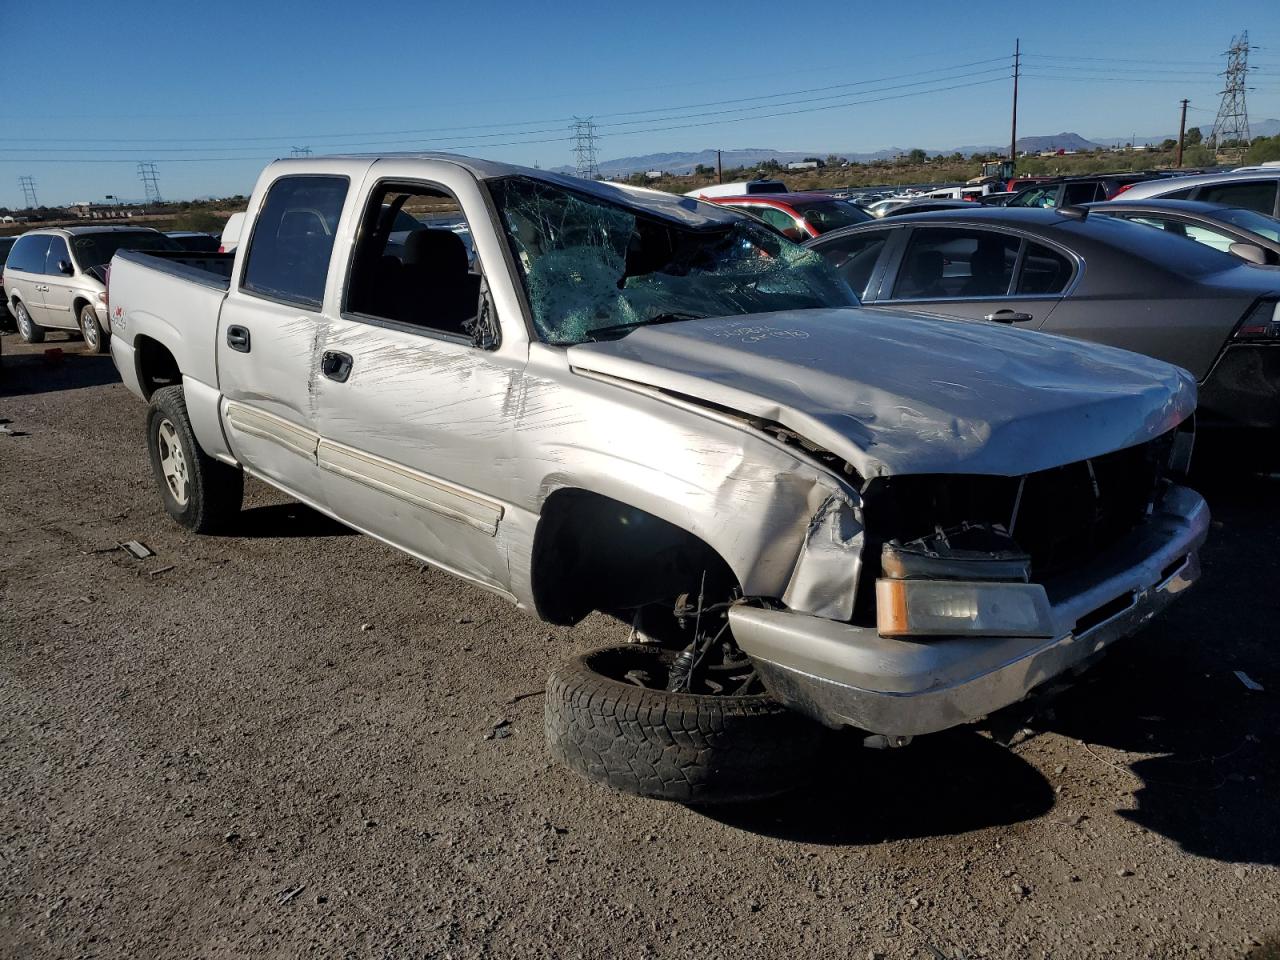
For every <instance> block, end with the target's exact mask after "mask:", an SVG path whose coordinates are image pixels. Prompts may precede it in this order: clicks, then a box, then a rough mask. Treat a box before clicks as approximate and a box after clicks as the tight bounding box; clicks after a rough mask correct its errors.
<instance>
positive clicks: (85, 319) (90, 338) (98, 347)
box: [80, 303, 110, 353]
mask: <svg viewBox="0 0 1280 960" xmlns="http://www.w3.org/2000/svg"><path fill="white" fill-rule="evenodd" d="M80 336H82V337H83V338H84V345H85V346H86V347H88V348H89V350H90V352H91V353H106V352H107V344H108V342H109V341H110V334H108V333H107V331H105V330H103V329H102V324H100V323H99V322H98V311H96V310H94V309H93V305H92V304H89V303H86V304H85V305H84V306H83V307H81V308H80Z"/></svg>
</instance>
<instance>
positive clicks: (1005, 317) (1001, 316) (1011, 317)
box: [982, 309, 1035, 323]
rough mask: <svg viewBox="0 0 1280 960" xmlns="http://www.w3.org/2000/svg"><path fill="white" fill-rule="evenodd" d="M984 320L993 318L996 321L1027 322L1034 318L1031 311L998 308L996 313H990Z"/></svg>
mask: <svg viewBox="0 0 1280 960" xmlns="http://www.w3.org/2000/svg"><path fill="white" fill-rule="evenodd" d="M982 319H983V320H993V321H995V322H996V323H1026V322H1027V321H1028V320H1034V319H1035V317H1033V316H1032V315H1031V314H1029V313H1019V312H1018V311H1017V310H1009V309H1005V310H997V311H996V312H995V313H988V314H987V315H986V316H985V317H983V318H982Z"/></svg>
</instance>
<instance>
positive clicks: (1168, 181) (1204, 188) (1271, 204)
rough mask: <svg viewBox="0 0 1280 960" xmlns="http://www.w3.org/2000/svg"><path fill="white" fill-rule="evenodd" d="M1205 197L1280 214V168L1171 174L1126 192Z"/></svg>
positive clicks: (1145, 196) (1139, 196)
mask: <svg viewBox="0 0 1280 960" xmlns="http://www.w3.org/2000/svg"><path fill="white" fill-rule="evenodd" d="M1155 197H1164V198H1166V199H1168V200H1201V201H1204V202H1205V203H1221V204H1225V205H1226V206H1228V207H1245V208H1246V209H1248V210H1257V211H1258V212H1259V213H1265V214H1267V215H1268V216H1272V217H1277V216H1280V169H1272V170H1268V169H1266V168H1265V167H1264V168H1261V169H1257V170H1241V171H1232V172H1231V173H1210V174H1204V175H1202V176H1197V177H1168V178H1165V179H1162V180H1152V181H1151V182H1149V183H1140V184H1137V185H1136V186H1134V187H1133V188H1132V189H1131V190H1129V191H1126V193H1125V195H1124V198H1125V200H1151V199H1154V198H1155Z"/></svg>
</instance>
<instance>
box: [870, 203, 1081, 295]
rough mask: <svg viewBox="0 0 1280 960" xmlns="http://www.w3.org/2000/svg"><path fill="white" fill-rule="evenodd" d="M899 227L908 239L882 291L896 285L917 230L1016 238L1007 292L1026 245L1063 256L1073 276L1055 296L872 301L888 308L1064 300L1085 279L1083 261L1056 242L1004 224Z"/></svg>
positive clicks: (887, 270) (888, 271) (888, 267)
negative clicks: (1017, 244)
mask: <svg viewBox="0 0 1280 960" xmlns="http://www.w3.org/2000/svg"><path fill="white" fill-rule="evenodd" d="M902 226H903V227H904V228H906V230H907V239H906V240H905V241H904V242H903V244H902V246H901V247H900V248H899V249H898V250H897V251H896V253H895V256H894V259H893V261H892V262H891V263H889V264H887V265H886V268H885V275H884V277H883V278H882V279H881V286H882V287H883V286H884V282H885V281H888V280H892V282H893V284H896V283H897V281H898V271H899V270H900V269H901V268H902V262H903V260H904V259H905V258H906V251H907V247H908V246H909V245H910V243H911V236H912V235H913V234H914V233H915V231H916V229H917V228H919V227H923V228H925V229H939V228H940V229H944V230H985V231H988V232H990V233H1002V234H1005V235H1006V236H1010V237H1016V238H1017V239H1018V240H1019V241H1021V244H1022V245H1021V247H1019V251H1018V261H1017V262H1016V263H1015V269H1014V274H1013V278H1012V279H1011V280H1010V281H1009V288H1008V289H1009V290H1012V289H1013V288H1014V284H1016V283H1017V280H1018V276H1019V274H1018V270H1020V269H1021V266H1022V262H1021V261H1022V256H1023V250H1024V249H1025V247H1026V245H1027V244H1028V243H1038V244H1040V245H1041V246H1045V247H1048V248H1049V249H1051V250H1053V251H1054V252H1056V253H1060V254H1062V255H1063V256H1064V257H1066V258H1067V261H1068V262H1069V263H1070V264H1071V266H1072V274H1071V277H1070V278H1069V279H1068V280H1067V283H1066V286H1064V287H1063V288H1062V289H1061V290H1060V291H1059V292H1058V293H1031V294H1025V295H1024V294H1016V293H1013V294H1011V293H1009V292H1008V290H1006V292H1005V294H1004V295H1003V296H986V297H928V298H924V297H913V298H911V299H898V300H895V299H892V298H891V297H882V298H880V299H878V300H876V301H875V302H876V303H885V304H890V303H895V304H896V303H985V302H989V301H991V300H1017V301H1024V300H1025V301H1040V300H1065V299H1066V298H1067V297H1069V296H1071V294H1073V293H1074V292H1075V288H1076V287H1077V286H1078V285H1079V283H1080V278H1081V277H1083V276H1084V270H1085V264H1084V260H1083V259H1081V258H1080V257H1079V256H1077V255H1076V254H1075V252H1074V251H1072V250H1069V249H1067V248H1066V247H1064V246H1063V245H1062V244H1060V243H1058V242H1057V241H1055V240H1050V239H1049V238H1048V237H1043V236H1040V235H1038V234H1034V233H1030V232H1027V231H1025V230H1018V229H1014V228H1010V227H1006V226H1004V225H1003V224H1002V225H1000V226H998V227H995V226H992V225H990V224H985V223H971V222H970V223H928V224H921V223H910V224H907V223H904V224H903V225H902ZM889 293H893V285H892V284H891V285H890V287H889Z"/></svg>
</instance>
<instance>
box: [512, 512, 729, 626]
mask: <svg viewBox="0 0 1280 960" xmlns="http://www.w3.org/2000/svg"><path fill="white" fill-rule="evenodd" d="M704 574H705V577H706V596H707V600H708V602H711V600H712V599H713V598H714V599H716V600H724V599H727V598H728V597H729V596H730V595H731V594H732V593H733V591H734V589H735V588H737V586H738V581H737V578H736V577H735V576H734V574H733V571H732V570H731V569H730V567H729V565H728V564H727V563H726V562H725V561H724V559H723V558H722V557H721V556H720V555H719V554H718V553H716V551H715V550H714V549H712V548H711V546H709V545H708V544H707V543H706V542H705V541H703V540H702V539H700V538H699V537H697V536H695V535H694V534H692V533H690V532H689V531H687V530H684V529H682V528H681V527H677V526H676V525H675V524H673V523H670V522H668V521H666V520H663V519H662V518H661V517H656V516H654V515H653V514H651V513H647V512H645V511H643V510H639V509H637V508H635V507H632V506H630V505H628V504H625V503H622V502H621V501H619V500H614V499H612V498H610V497H605V496H601V495H600V494H596V493H591V492H589V491H586V490H577V489H566V490H557V491H556V492H555V493H553V494H552V495H551V496H550V497H548V498H547V500H546V503H544V504H543V507H542V513H541V517H540V519H539V521H538V530H537V533H536V534H535V535H534V541H533V567H532V586H533V595H534V603H535V606H536V608H537V611H538V615H539V616H541V617H542V618H543V619H544V620H548V621H550V622H551V623H558V624H574V623H577V622H578V621H579V620H581V619H582V618H583V617H585V616H586V615H587V614H588V613H590V612H591V611H592V610H600V611H603V612H605V613H610V614H613V615H614V616H617V617H619V618H620V619H624V620H628V621H630V620H632V619H633V618H634V617H635V615H636V612H637V611H644V612H645V613H646V614H651V615H652V619H653V620H654V621H656V622H657V624H658V626H659V627H662V626H664V625H665V623H666V621H667V620H670V625H671V626H674V624H675V617H674V614H673V613H672V610H673V608H674V604H675V600H676V598H677V597H678V596H679V595H680V594H681V593H688V594H690V596H691V597H694V598H696V597H697V595H698V591H699V589H700V588H701V587H702V583H703V576H704ZM646 623H648V618H646Z"/></svg>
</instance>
